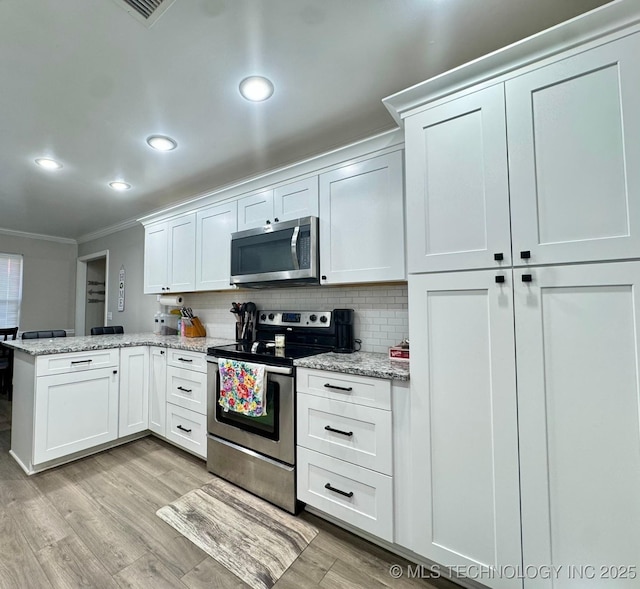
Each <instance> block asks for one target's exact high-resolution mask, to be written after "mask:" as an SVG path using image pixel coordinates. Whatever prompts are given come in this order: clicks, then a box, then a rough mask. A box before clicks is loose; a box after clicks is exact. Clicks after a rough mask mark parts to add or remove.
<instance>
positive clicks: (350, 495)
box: [324, 483, 353, 498]
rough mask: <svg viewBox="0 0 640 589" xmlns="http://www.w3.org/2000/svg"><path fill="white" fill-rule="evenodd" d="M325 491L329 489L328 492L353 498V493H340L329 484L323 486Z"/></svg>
mask: <svg viewBox="0 0 640 589" xmlns="http://www.w3.org/2000/svg"><path fill="white" fill-rule="evenodd" d="M324 488H325V489H329V491H333V492H334V493H338V495H344V496H345V497H349V498H351V497H353V491H349V492H348V493H347V492H346V491H341V490H340V489H336V488H335V487H332V486H331V483H327V484H326V485H325V486H324Z"/></svg>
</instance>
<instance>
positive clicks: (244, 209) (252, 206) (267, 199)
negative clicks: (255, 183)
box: [238, 189, 273, 231]
mask: <svg viewBox="0 0 640 589" xmlns="http://www.w3.org/2000/svg"><path fill="white" fill-rule="evenodd" d="M272 222H273V189H269V190H262V191H260V192H258V193H256V194H251V195H249V196H245V197H243V198H239V199H238V231H244V230H245V229H253V228H254V227H260V226H261V225H268V224H269V223H272Z"/></svg>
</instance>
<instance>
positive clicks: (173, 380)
mask: <svg viewBox="0 0 640 589" xmlns="http://www.w3.org/2000/svg"><path fill="white" fill-rule="evenodd" d="M167 401H168V402H169V403H173V404H174V405H179V406H180V407H184V408H185V409H191V410H192V411H195V412H196V413H201V414H202V415H206V414H207V375H206V374H203V373H202V372H194V371H193V370H185V369H184V368H176V367H175V366H169V367H167Z"/></svg>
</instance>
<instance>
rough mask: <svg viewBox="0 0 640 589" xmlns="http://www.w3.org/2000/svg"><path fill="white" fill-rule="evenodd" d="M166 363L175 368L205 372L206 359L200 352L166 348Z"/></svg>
mask: <svg viewBox="0 0 640 589" xmlns="http://www.w3.org/2000/svg"><path fill="white" fill-rule="evenodd" d="M167 352H168V354H167V365H168V366H175V367H176V368H188V369H189V370H196V371H198V372H205V373H206V372H207V360H206V357H205V354H203V353H201V352H185V351H184V350H173V349H171V348H169V349H168V350H167Z"/></svg>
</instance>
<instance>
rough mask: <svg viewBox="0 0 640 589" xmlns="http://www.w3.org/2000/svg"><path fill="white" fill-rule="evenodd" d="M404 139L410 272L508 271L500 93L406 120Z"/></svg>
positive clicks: (506, 188) (483, 93)
mask: <svg viewBox="0 0 640 589" xmlns="http://www.w3.org/2000/svg"><path fill="white" fill-rule="evenodd" d="M405 138H406V170H407V243H408V244H409V247H408V248H407V256H408V270H409V272H410V273H418V272H430V271H438V270H456V269H462V268H491V267H494V266H495V267H499V266H500V265H509V264H510V262H511V242H510V230H509V181H508V175H507V143H506V128H505V120H504V88H503V86H502V85H501V84H500V85H496V86H492V87H490V88H487V89H485V90H481V91H479V92H475V93H473V94H470V95H469V96H465V97H463V98H460V99H457V100H453V101H451V102H448V103H445V104H443V105H440V106H437V107H434V108H431V109H429V110H426V111H424V112H421V113H419V114H417V115H415V116H412V117H409V118H408V120H407V122H406V126H405ZM495 258H497V259H495Z"/></svg>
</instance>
